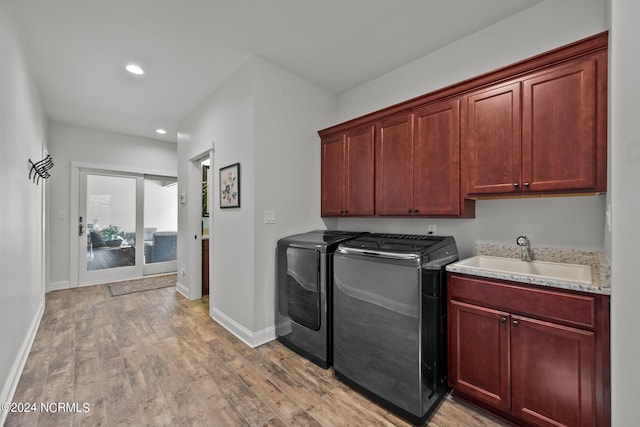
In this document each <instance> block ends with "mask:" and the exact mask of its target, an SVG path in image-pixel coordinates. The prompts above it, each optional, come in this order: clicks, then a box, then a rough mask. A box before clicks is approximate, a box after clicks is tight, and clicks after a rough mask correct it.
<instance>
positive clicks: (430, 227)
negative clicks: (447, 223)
mask: <svg viewBox="0 0 640 427" xmlns="http://www.w3.org/2000/svg"><path fill="white" fill-rule="evenodd" d="M427 234H436V225H435V224H427Z"/></svg>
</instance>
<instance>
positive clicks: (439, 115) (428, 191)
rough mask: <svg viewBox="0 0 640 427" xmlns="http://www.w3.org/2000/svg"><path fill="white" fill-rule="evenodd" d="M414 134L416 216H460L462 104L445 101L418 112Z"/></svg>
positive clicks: (414, 205) (415, 114) (416, 113)
mask: <svg viewBox="0 0 640 427" xmlns="http://www.w3.org/2000/svg"><path fill="white" fill-rule="evenodd" d="M414 132H415V137H414V147H413V153H414V160H413V167H414V169H413V176H414V199H413V200H414V202H413V207H414V210H415V211H416V212H415V213H416V214H418V215H459V214H460V209H461V205H460V203H461V194H460V101H459V100H457V99H455V100H447V101H442V102H438V103H435V104H431V105H429V106H427V107H425V108H422V109H420V110H417V111H416V112H415V113H414Z"/></svg>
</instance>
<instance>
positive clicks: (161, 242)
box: [144, 175, 178, 275]
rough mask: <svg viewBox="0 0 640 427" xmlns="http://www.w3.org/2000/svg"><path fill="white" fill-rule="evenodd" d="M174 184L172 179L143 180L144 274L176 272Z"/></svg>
mask: <svg viewBox="0 0 640 427" xmlns="http://www.w3.org/2000/svg"><path fill="white" fill-rule="evenodd" d="M177 256H178V185H177V179H176V178H175V177H173V178H171V177H162V176H149V175H146V176H145V177H144V274H145V275H148V274H159V273H167V272H170V271H176V269H177V262H176V259H177Z"/></svg>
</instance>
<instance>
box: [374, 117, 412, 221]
mask: <svg viewBox="0 0 640 427" xmlns="http://www.w3.org/2000/svg"><path fill="white" fill-rule="evenodd" d="M411 117H412V116H411V115H410V114H406V115H403V116H399V117H393V118H391V119H388V120H383V121H382V122H380V123H379V124H378V126H377V129H376V130H377V140H376V211H377V213H378V215H410V214H411V213H412V210H413V209H412V207H413V148H412V147H413V123H412V120H411Z"/></svg>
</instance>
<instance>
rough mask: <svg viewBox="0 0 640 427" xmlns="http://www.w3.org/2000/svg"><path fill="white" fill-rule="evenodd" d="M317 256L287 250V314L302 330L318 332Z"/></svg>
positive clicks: (318, 259) (318, 257) (308, 250)
mask: <svg viewBox="0 0 640 427" xmlns="http://www.w3.org/2000/svg"><path fill="white" fill-rule="evenodd" d="M320 308H321V307H320V253H319V252H318V251H316V250H314V249H303V248H295V247H289V248H287V311H288V313H289V317H290V318H291V320H293V321H294V322H296V323H297V324H299V325H301V326H304V327H305V328H308V329H311V330H314V331H317V330H319V329H320Z"/></svg>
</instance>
